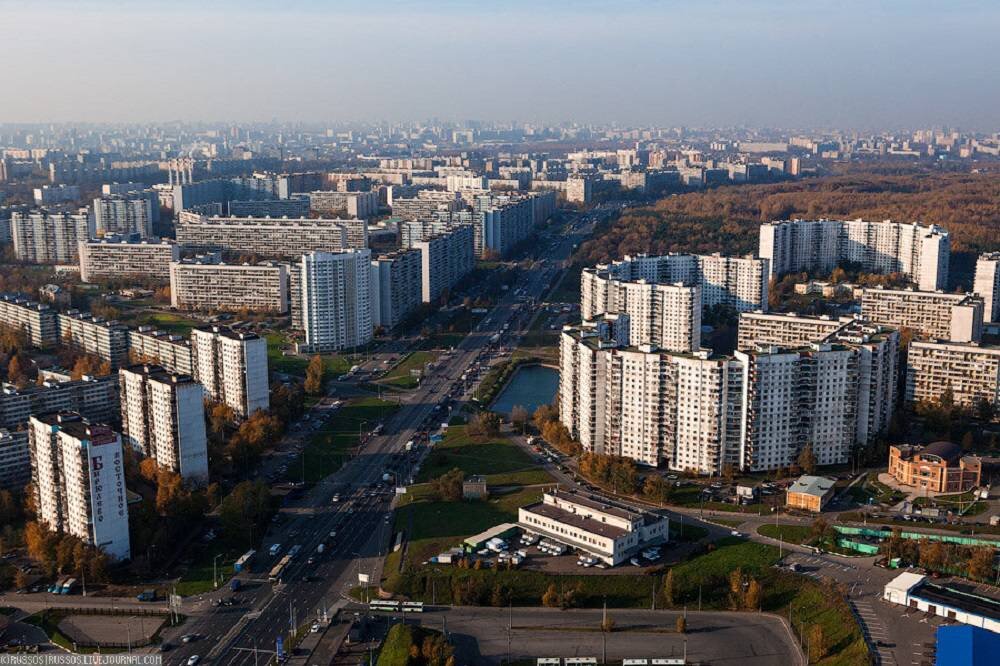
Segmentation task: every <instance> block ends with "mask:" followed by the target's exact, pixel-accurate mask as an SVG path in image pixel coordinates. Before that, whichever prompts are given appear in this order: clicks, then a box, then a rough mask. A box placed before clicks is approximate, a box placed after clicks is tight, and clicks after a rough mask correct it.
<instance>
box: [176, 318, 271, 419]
mask: <svg viewBox="0 0 1000 666" xmlns="http://www.w3.org/2000/svg"><path fill="white" fill-rule="evenodd" d="M191 350H192V352H193V355H194V377H195V379H196V380H197V381H198V382H199V383H200V384H201V385H202V386H204V387H205V392H206V393H207V394H208V395H209V396H211V397H212V399H214V400H217V401H219V402H222V403H225V404H226V405H229V407H231V408H232V410H233V412H234V413H235V414H236V416H237V417H239V418H246V417H248V416H250V415H251V414H253V413H254V412H255V411H257V410H258V409H264V410H266V409H268V407H269V406H270V394H269V392H268V390H269V387H268V376H267V341H266V340H265V339H264V338H262V337H260V336H258V335H257V334H256V333H244V332H238V331H234V330H232V329H230V328H226V327H223V326H205V327H199V328H194V329H192V330H191Z"/></svg>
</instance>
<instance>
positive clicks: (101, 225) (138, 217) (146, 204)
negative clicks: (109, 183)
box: [94, 192, 153, 238]
mask: <svg viewBox="0 0 1000 666" xmlns="http://www.w3.org/2000/svg"><path fill="white" fill-rule="evenodd" d="M94 224H95V228H96V232H97V235H99V236H105V235H117V234H139V236H140V237H141V238H149V237H151V236H152V235H153V203H152V200H151V199H150V197H148V196H146V194H145V193H142V192H139V193H137V194H118V195H109V196H103V197H98V198H97V199H94Z"/></svg>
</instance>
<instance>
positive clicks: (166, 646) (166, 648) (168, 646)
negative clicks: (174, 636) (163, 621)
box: [160, 643, 174, 652]
mask: <svg viewBox="0 0 1000 666" xmlns="http://www.w3.org/2000/svg"><path fill="white" fill-rule="evenodd" d="M173 649H174V645H173V643H160V652H170V651H171V650H173Z"/></svg>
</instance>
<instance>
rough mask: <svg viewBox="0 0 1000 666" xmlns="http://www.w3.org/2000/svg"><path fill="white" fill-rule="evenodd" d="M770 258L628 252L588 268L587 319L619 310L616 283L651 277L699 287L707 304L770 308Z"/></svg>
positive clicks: (584, 288) (584, 284)
mask: <svg viewBox="0 0 1000 666" xmlns="http://www.w3.org/2000/svg"><path fill="white" fill-rule="evenodd" d="M767 275H768V267H767V261H764V260H761V259H755V258H753V257H724V256H722V255H719V254H710V255H693V254H667V255H662V256H655V257H651V256H647V255H637V256H626V257H625V259H623V260H621V261H615V262H613V263H611V264H599V265H597V266H595V267H593V268H585V269H584V270H583V274H582V275H581V278H580V287H581V300H580V310H581V314H582V316H583V318H584V319H589V318H592V317H595V316H597V315H599V314H601V313H602V312H613V311H614V310H613V305H614V299H615V297H616V287H617V285H618V284H621V283H625V282H635V281H638V280H645V281H646V282H649V283H654V284H674V283H681V284H684V285H688V286H695V285H697V286H698V287H699V288H700V290H701V305H702V307H711V306H715V305H725V306H728V307H731V308H733V309H734V310H736V311H737V312H746V311H751V310H766V309H767V287H768V284H767V280H768V278H767Z"/></svg>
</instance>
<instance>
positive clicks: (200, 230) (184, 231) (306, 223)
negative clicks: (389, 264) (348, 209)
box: [176, 212, 368, 257]
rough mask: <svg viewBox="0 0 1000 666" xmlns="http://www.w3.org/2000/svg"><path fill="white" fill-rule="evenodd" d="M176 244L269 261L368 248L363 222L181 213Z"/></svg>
mask: <svg viewBox="0 0 1000 666" xmlns="http://www.w3.org/2000/svg"><path fill="white" fill-rule="evenodd" d="M176 228H177V242H178V243H180V244H181V245H183V246H184V247H185V248H188V249H192V250H197V251H199V252H210V251H214V250H229V251H232V252H245V253H252V254H259V255H264V256H271V257H298V256H301V255H303V254H308V253H310V252H339V251H342V250H347V249H350V248H363V247H366V246H367V244H368V223H367V221H365V220H339V219H337V220H322V219H316V220H313V219H302V218H300V219H284V218H281V219H277V218H267V217H265V218H259V217H207V216H204V215H198V214H196V213H190V212H184V213H181V214H180V215H179V217H178V221H177V225H176Z"/></svg>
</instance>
